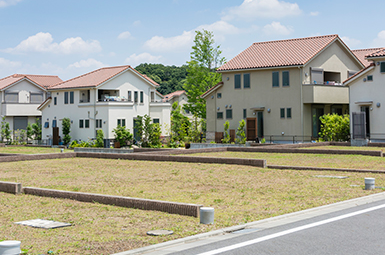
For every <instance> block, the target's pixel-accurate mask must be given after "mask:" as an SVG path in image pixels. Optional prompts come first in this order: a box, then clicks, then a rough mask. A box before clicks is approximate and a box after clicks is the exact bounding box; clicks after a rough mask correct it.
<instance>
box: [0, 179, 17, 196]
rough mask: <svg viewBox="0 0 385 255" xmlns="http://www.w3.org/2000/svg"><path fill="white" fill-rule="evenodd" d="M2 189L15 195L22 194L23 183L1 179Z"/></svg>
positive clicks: (0, 188)
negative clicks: (2, 180)
mask: <svg viewBox="0 0 385 255" xmlns="http://www.w3.org/2000/svg"><path fill="white" fill-rule="evenodd" d="M0 191H1V192H6V193H11V194H15V195H18V194H21V193H22V187H21V183H16V182H1V181H0Z"/></svg>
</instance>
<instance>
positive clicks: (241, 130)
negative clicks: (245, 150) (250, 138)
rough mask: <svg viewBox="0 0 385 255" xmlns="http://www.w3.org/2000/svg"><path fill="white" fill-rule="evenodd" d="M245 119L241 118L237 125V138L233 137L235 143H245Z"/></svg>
mask: <svg viewBox="0 0 385 255" xmlns="http://www.w3.org/2000/svg"><path fill="white" fill-rule="evenodd" d="M245 126H246V122H245V120H241V121H240V122H239V126H238V129H237V138H235V142H236V143H240V144H245V143H246V134H245Z"/></svg>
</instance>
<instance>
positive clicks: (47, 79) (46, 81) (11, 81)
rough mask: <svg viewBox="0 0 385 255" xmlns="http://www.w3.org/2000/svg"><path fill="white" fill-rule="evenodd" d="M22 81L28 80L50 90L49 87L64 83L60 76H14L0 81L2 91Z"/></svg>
mask: <svg viewBox="0 0 385 255" xmlns="http://www.w3.org/2000/svg"><path fill="white" fill-rule="evenodd" d="M22 80H28V81H30V82H31V83H32V84H34V85H36V86H39V87H41V88H42V89H48V88H49V87H51V86H53V85H55V84H57V83H59V82H62V80H61V79H60V78H59V77H58V76H54V75H33V74H13V75H10V76H7V77H5V78H3V79H0V90H4V89H6V88H8V87H10V86H13V85H15V84H16V83H18V82H20V81H22Z"/></svg>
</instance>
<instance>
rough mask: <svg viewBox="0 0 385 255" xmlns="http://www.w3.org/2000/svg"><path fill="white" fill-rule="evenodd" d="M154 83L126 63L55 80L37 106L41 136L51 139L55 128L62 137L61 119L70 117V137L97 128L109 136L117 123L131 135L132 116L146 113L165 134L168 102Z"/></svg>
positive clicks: (91, 134) (80, 137)
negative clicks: (39, 113)
mask: <svg viewBox="0 0 385 255" xmlns="http://www.w3.org/2000/svg"><path fill="white" fill-rule="evenodd" d="M157 86H159V85H158V84H157V83H156V82H154V81H153V80H151V79H150V78H148V77H147V76H145V75H142V74H140V73H139V72H137V71H136V70H135V69H134V68H132V67H131V66H128V65H127V66H116V67H106V68H100V69H98V70H95V71H93V72H90V73H87V74H84V75H81V76H78V77H76V78H73V79H70V80H68V81H64V82H62V83H59V84H57V85H55V86H53V87H51V88H49V89H48V91H49V92H50V93H51V97H50V98H48V99H47V100H46V101H45V102H43V103H42V104H41V105H40V106H39V107H38V109H39V110H40V111H41V112H42V120H43V121H42V124H43V127H42V138H43V139H51V138H52V136H53V129H52V128H53V127H58V128H59V136H63V134H62V123H61V121H62V119H63V118H69V119H70V120H71V133H70V136H71V137H72V139H73V140H75V139H76V140H85V141H86V140H88V139H92V138H95V137H96V132H97V130H99V129H101V130H103V132H104V136H105V137H106V138H111V139H112V138H114V134H113V129H115V128H116V127H117V126H118V124H120V125H122V126H126V127H127V128H128V129H130V132H131V133H134V134H135V130H134V128H135V127H134V122H135V118H136V117H137V116H138V115H140V116H144V115H146V114H147V115H149V116H150V117H151V118H152V120H153V122H154V123H159V124H160V125H161V127H162V135H166V130H167V128H168V127H169V126H170V108H171V105H170V103H167V102H162V99H163V96H162V95H161V94H160V93H159V92H157V91H156V88H157Z"/></svg>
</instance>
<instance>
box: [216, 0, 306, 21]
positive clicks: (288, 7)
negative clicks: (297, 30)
mask: <svg viewBox="0 0 385 255" xmlns="http://www.w3.org/2000/svg"><path fill="white" fill-rule="evenodd" d="M301 12H302V11H301V9H300V8H299V6H298V4H296V3H289V2H284V1H278V0H244V1H243V3H242V4H241V5H240V6H235V7H231V8H229V9H227V10H226V11H225V12H224V13H223V17H222V19H223V20H232V19H242V20H245V19H246V20H254V19H257V18H274V19H277V18H283V17H287V16H297V15H299V14H301Z"/></svg>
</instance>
